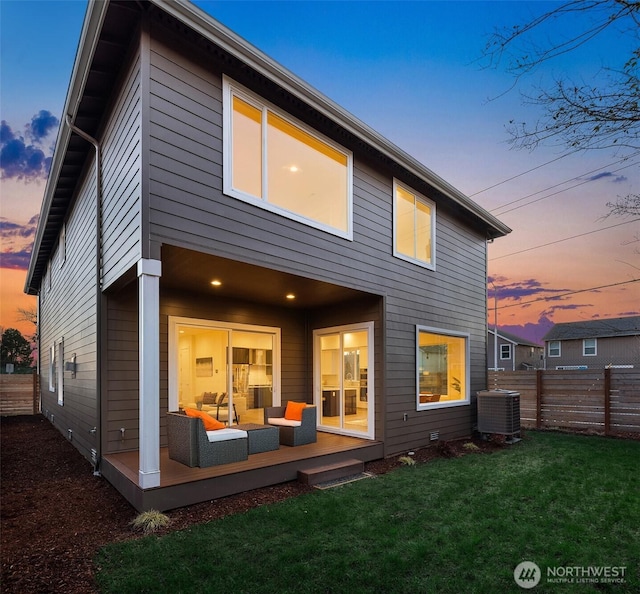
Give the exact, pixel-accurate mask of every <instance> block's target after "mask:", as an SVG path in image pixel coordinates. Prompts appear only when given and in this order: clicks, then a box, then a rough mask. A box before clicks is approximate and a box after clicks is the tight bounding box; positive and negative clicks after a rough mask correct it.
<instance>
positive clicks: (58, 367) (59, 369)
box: [56, 338, 64, 406]
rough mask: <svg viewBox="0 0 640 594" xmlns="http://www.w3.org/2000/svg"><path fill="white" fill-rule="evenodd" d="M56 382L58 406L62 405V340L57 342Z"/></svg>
mask: <svg viewBox="0 0 640 594" xmlns="http://www.w3.org/2000/svg"><path fill="white" fill-rule="evenodd" d="M56 374H57V377H56V380H57V384H58V385H57V390H58V404H59V405H60V406H63V405H64V338H61V339H60V341H59V342H58V346H57V349H56Z"/></svg>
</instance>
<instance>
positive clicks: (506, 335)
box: [489, 329, 542, 349]
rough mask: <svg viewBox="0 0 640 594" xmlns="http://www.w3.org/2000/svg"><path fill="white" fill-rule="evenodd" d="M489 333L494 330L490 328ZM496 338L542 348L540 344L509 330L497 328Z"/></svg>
mask: <svg viewBox="0 0 640 594" xmlns="http://www.w3.org/2000/svg"><path fill="white" fill-rule="evenodd" d="M489 334H495V330H491V329H490V330H489ZM498 338H502V339H503V340H506V341H507V342H511V343H513V344H517V345H520V346H528V347H535V348H538V349H540V348H542V346H541V345H539V344H536V343H535V342H531V341H530V340H527V339H525V338H520V337H519V336H516V335H515V334H511V332H505V331H504V330H498Z"/></svg>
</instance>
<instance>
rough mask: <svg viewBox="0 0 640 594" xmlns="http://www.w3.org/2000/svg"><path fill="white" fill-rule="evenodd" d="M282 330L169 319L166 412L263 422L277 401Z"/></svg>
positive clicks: (226, 420) (245, 421) (278, 399)
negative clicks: (192, 411)
mask: <svg viewBox="0 0 640 594" xmlns="http://www.w3.org/2000/svg"><path fill="white" fill-rule="evenodd" d="M279 387H280V329H279V328H270V327H262V326H249V325H246V324H229V323H225V322H215V321H209V320H195V319H191V318H177V317H171V318H169V410H179V409H184V408H198V409H200V410H205V411H206V412H208V413H209V414H210V415H211V416H213V417H214V418H217V419H218V420H220V421H222V422H225V423H229V424H233V423H238V422H240V423H262V422H263V410H264V407H266V406H273V405H277V404H279V403H280V390H279Z"/></svg>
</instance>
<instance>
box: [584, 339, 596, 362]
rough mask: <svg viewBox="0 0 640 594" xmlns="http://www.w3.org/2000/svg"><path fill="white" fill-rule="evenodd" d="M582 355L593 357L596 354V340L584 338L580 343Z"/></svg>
mask: <svg viewBox="0 0 640 594" xmlns="http://www.w3.org/2000/svg"><path fill="white" fill-rule="evenodd" d="M582 354H583V356H585V357H595V356H596V355H597V354H598V342H597V339H596V338H585V339H584V340H583V341H582Z"/></svg>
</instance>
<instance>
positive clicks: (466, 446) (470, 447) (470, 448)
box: [462, 441, 480, 452]
mask: <svg viewBox="0 0 640 594" xmlns="http://www.w3.org/2000/svg"><path fill="white" fill-rule="evenodd" d="M462 447H463V448H464V449H465V450H467V451H469V452H479V451H480V448H479V447H478V446H477V445H476V444H475V443H473V442H472V441H468V442H467V443H465V444H464V445H463V446H462Z"/></svg>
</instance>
